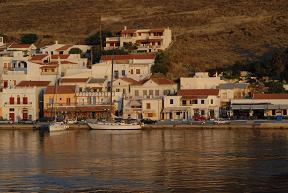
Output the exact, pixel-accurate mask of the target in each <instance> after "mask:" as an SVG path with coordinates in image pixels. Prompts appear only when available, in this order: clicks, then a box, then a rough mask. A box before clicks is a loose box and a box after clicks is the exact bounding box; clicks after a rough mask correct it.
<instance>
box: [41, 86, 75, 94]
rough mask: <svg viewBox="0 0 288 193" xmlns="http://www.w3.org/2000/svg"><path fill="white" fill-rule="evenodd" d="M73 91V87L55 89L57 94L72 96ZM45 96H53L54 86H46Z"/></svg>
mask: <svg viewBox="0 0 288 193" xmlns="http://www.w3.org/2000/svg"><path fill="white" fill-rule="evenodd" d="M75 89H76V86H74V85H60V86H58V87H57V94H73V93H75ZM45 94H55V86H48V87H47V89H46V91H45Z"/></svg>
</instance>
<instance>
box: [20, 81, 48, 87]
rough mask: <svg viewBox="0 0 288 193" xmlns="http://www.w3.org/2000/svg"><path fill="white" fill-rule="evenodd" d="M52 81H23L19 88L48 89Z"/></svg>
mask: <svg viewBox="0 0 288 193" xmlns="http://www.w3.org/2000/svg"><path fill="white" fill-rule="evenodd" d="M49 83H50V81H31V80H28V81H21V82H20V83H19V84H18V85H17V87H34V86H36V87H46V86H48V85H49Z"/></svg>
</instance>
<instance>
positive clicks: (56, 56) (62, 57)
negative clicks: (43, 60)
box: [51, 54, 70, 60]
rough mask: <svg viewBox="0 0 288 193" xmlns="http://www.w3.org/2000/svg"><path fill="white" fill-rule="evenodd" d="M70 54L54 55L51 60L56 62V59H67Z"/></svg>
mask: <svg viewBox="0 0 288 193" xmlns="http://www.w3.org/2000/svg"><path fill="white" fill-rule="evenodd" d="M69 56H70V54H56V55H51V59H52V60H57V59H58V58H60V59H62V60H63V59H68V58H69Z"/></svg>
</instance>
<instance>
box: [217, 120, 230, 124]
mask: <svg viewBox="0 0 288 193" xmlns="http://www.w3.org/2000/svg"><path fill="white" fill-rule="evenodd" d="M229 123H230V121H229V120H224V119H217V120H214V124H216V125H220V124H221V125H222V124H229Z"/></svg>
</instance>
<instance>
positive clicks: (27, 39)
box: [20, 34, 38, 44]
mask: <svg viewBox="0 0 288 193" xmlns="http://www.w3.org/2000/svg"><path fill="white" fill-rule="evenodd" d="M37 40H38V36H37V35H36V34H23V35H22V36H21V38H20V42H21V44H33V43H35V42H36V41H37Z"/></svg>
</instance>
